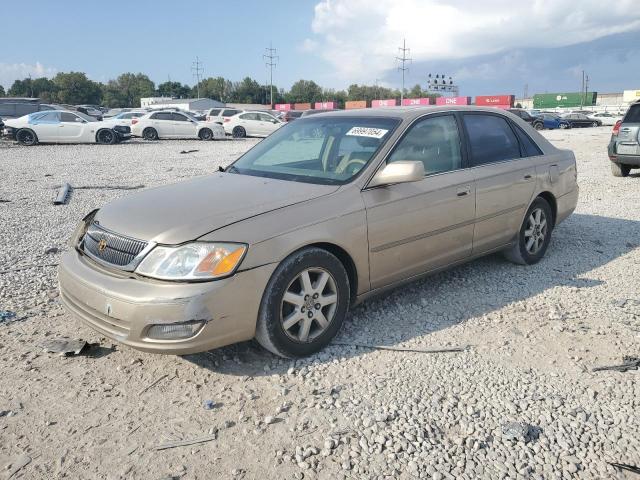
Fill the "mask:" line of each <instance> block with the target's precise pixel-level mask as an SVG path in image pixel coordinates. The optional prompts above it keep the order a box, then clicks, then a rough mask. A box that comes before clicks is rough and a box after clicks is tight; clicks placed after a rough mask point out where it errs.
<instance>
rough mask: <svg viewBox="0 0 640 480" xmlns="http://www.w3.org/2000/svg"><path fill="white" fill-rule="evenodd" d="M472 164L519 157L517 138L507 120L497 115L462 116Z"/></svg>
mask: <svg viewBox="0 0 640 480" xmlns="http://www.w3.org/2000/svg"><path fill="white" fill-rule="evenodd" d="M463 118H464V125H465V128H466V129H467V134H468V135H469V145H470V147H471V163H472V164H473V165H474V166H477V165H484V164H486V163H492V162H501V161H504V160H513V159H514V158H520V146H519V145H518V139H517V138H516V136H515V135H514V133H513V130H511V127H510V126H509V124H508V123H507V120H506V119H504V118H502V117H499V116H497V115H470V114H466V115H464V116H463Z"/></svg>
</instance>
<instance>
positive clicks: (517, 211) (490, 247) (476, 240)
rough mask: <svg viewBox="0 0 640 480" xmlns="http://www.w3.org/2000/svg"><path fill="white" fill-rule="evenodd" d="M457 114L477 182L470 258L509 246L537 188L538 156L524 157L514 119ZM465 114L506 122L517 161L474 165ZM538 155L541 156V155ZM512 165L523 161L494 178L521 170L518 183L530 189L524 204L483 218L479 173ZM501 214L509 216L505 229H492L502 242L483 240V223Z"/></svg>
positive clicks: (477, 113)
mask: <svg viewBox="0 0 640 480" xmlns="http://www.w3.org/2000/svg"><path fill="white" fill-rule="evenodd" d="M459 115H460V121H461V123H462V128H463V135H464V137H465V142H464V144H465V145H466V148H467V158H468V160H469V169H470V170H471V171H473V172H475V173H476V179H475V180H476V219H475V227H474V233H473V252H472V255H473V256H477V255H485V254H487V253H490V252H493V251H497V250H500V249H502V248H504V247H505V246H507V245H509V244H510V243H511V242H512V240H513V238H515V235H516V234H517V233H518V231H519V230H520V226H521V224H522V218H523V217H524V213H525V212H526V210H527V208H528V207H529V204H530V203H531V198H532V196H533V192H534V191H535V188H536V181H537V172H536V162H534V161H533V158H536V157H537V156H534V157H531V156H523V154H524V145H522V141H521V140H520V136H519V135H518V133H517V132H516V131H515V129H514V126H516V125H515V122H513V120H511V119H510V118H508V117H507V116H506V115H502V114H500V113H497V112H490V111H479V110H478V111H475V110H474V111H468V112H460V113H459ZM465 115H491V116H494V117H498V118H501V119H503V120H505V121H506V122H507V125H508V126H509V128H510V129H511V133H512V134H513V136H514V137H515V139H516V142H517V143H518V149H519V151H520V156H519V157H518V158H512V159H508V160H497V161H495V162H489V163H483V164H480V165H474V164H473V155H472V152H471V139H470V138H469V132H468V131H467V127H466V125H465V123H464V118H463V117H464V116H465ZM522 130H523V132H524V133H525V134H526V130H525V129H522ZM532 141H533V140H532ZM534 144H535V142H534ZM536 146H537V145H536ZM537 148H538V149H540V147H537ZM538 156H544V152H543V153H541V154H540V155H538ZM514 162H522V166H521V168H517V169H513V168H512V169H511V171H510V172H503V173H496V174H495V175H494V176H504V175H507V174H508V173H513V174H516V175H515V176H517V174H519V172H520V171H523V173H522V174H521V175H520V176H521V177H522V181H521V182H519V183H524V184H527V185H528V186H529V187H530V188H529V190H530V193H529V195H528V196H527V197H525V198H526V201H524V203H517V204H515V205H511V206H509V207H507V208H504V209H503V211H499V212H497V214H496V212H494V213H492V214H487V215H483V213H484V212H483V209H482V207H483V199H482V193H483V192H482V188H483V186H482V183H481V180H483V179H484V177H483V178H482V179H481V178H479V177H480V176H481V174H482V171H483V170H485V171H486V169H487V167H493V168H495V169H496V170H499V168H500V167H501V166H504V167H508V166H513V163H514ZM496 167H497V168H496ZM505 170H506V169H505ZM511 185H513V184H511ZM501 215H508V217H505V218H504V219H506V223H507V225H505V226H504V230H501V229H495V231H504V232H506V233H505V234H504V235H503V237H502V238H503V239H504V241H501V238H500V237H498V239H496V240H494V241H492V240H491V238H487V237H486V236H484V239H483V238H482V237H483V229H484V227H485V226H484V225H483V223H484V222H487V223H489V222H492V221H493V222H496V223H497V222H498V221H499V220H500V216H501ZM496 219H498V220H496ZM504 219H503V220H504Z"/></svg>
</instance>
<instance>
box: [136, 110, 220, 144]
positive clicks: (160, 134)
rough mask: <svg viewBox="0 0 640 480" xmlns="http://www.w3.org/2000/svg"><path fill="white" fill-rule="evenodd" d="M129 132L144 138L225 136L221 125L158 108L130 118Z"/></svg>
mask: <svg viewBox="0 0 640 480" xmlns="http://www.w3.org/2000/svg"><path fill="white" fill-rule="evenodd" d="M131 134H132V135H134V136H137V137H142V138H144V139H145V140H157V139H159V138H199V139H200V140H217V139H221V138H224V137H225V134H224V128H222V125H220V124H218V123H215V122H207V121H198V120H196V119H195V118H194V117H192V116H191V115H189V114H187V113H184V112H174V111H170V110H159V111H155V112H149V113H147V114H145V115H143V116H141V117H139V118H134V119H132V120H131Z"/></svg>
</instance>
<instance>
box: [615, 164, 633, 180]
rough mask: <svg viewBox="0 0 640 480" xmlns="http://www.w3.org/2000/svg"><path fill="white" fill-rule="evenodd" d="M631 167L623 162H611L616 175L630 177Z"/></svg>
mask: <svg viewBox="0 0 640 480" xmlns="http://www.w3.org/2000/svg"><path fill="white" fill-rule="evenodd" d="M630 171H631V167H630V166H629V165H623V164H621V163H614V162H611V173H612V174H613V176H614V177H628V176H629V172H630Z"/></svg>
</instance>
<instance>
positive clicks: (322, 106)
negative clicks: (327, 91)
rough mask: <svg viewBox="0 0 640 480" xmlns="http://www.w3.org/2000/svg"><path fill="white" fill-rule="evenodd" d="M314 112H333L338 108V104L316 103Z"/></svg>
mask: <svg viewBox="0 0 640 480" xmlns="http://www.w3.org/2000/svg"><path fill="white" fill-rule="evenodd" d="M313 108H314V110H333V109H334V108H338V105H337V104H336V102H316V103H314V104H313Z"/></svg>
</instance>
